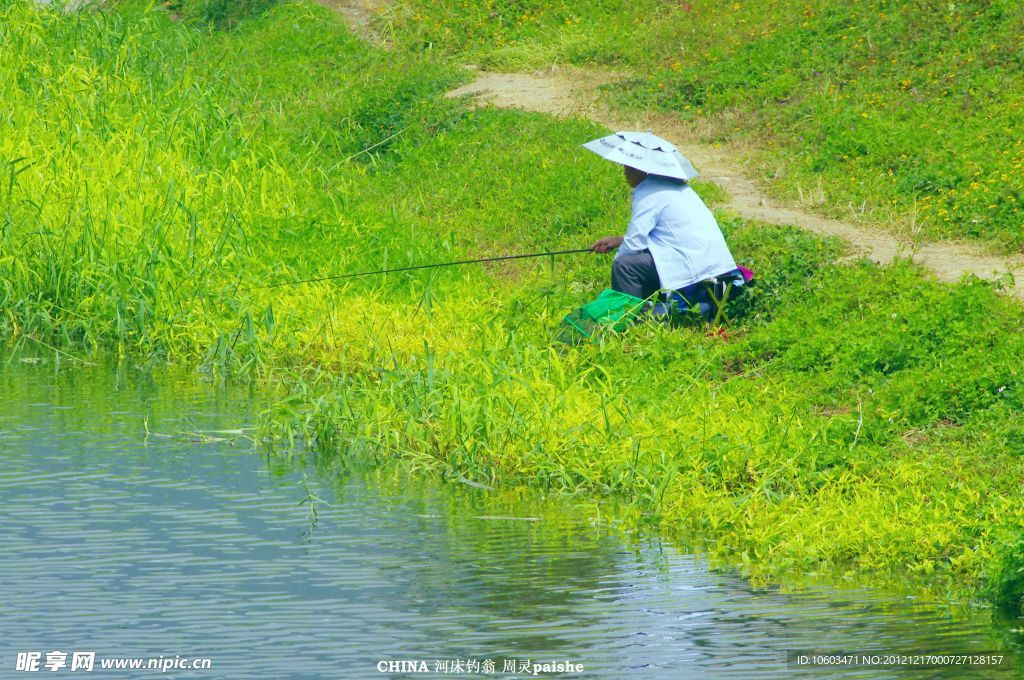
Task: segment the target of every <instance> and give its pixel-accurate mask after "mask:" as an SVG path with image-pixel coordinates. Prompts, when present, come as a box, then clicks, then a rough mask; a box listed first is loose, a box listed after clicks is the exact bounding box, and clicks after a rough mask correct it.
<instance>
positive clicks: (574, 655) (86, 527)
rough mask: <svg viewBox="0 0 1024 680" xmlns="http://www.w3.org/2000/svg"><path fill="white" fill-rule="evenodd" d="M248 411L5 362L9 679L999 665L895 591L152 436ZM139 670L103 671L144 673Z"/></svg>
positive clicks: (1, 559) (99, 371)
mask: <svg viewBox="0 0 1024 680" xmlns="http://www.w3.org/2000/svg"><path fill="white" fill-rule="evenodd" d="M257 402H258V398H253V397H252V396H250V395H247V394H244V393H243V392H241V391H235V392H230V391H223V390H215V389H213V388H210V387H207V386H203V385H201V384H200V383H198V382H197V381H196V380H195V379H194V376H178V377H173V376H163V377H161V378H159V379H156V378H153V377H147V376H144V375H141V374H139V373H138V372H137V371H133V370H131V369H125V368H120V369H114V368H109V367H86V368H74V369H63V370H60V371H56V372H55V371H54V369H53V367H52V366H50V365H47V364H27V363H24V362H21V361H19V360H17V359H13V360H7V359H3V360H2V361H0V459H2V461H3V465H2V467H0V499H2V508H3V510H2V512H0V535H2V536H3V538H4V548H3V551H2V552H0V583H2V586H0V587H2V593H3V600H2V610H0V611H2V613H0V664H2V665H0V669H2V672H0V676H3V677H8V676H9V675H15V673H14V669H15V659H16V656H17V653H18V652H26V651H36V652H41V653H42V654H43V660H44V661H45V654H46V652H49V651H52V650H61V651H65V652H69V653H70V652H72V651H75V650H80V651H84V650H88V651H95V652H96V654H97V658H108V657H119V656H120V657H159V656H164V657H171V658H173V657H174V656H175V655H180V656H183V657H208V658H210V659H212V669H211V670H208V671H203V672H198V671H197V672H185V671H170V673H171V674H178V675H183V676H187V677H204V678H219V677H224V678H249V677H267V678H318V677H323V678H339V677H345V678H363V677H366V678H380V677H406V675H405V674H401V673H394V674H390V673H380V672H378V670H377V665H376V664H377V662H378V661H380V660H390V659H403V660H420V659H422V660H425V661H426V662H427V664H428V668H429V669H430V670H431V671H434V670H435V668H436V666H435V660H447V661H454V660H456V659H458V660H462V661H463V662H465V661H466V660H473V661H476V662H480V663H483V662H485V661H486V660H491V661H492V662H494V664H495V670H494V673H492V674H491V675H493V676H496V677H507V678H511V677H517V676H516V675H514V674H512V673H503V672H502V671H503V670H504V669H505V668H506V666H505V663H506V662H507V661H511V660H516V662H517V666H518V665H522V663H523V662H525V661H526V660H530V661H531V662H566V661H568V662H572V663H578V664H582V665H583V666H584V669H585V670H584V672H583V673H576V674H573V675H572V676H573V677H602V678H623V677H650V678H678V677H691V676H693V675H696V674H701V675H702V676H705V677H737V678H747V677H766V678H770V677H778V676H780V675H784V674H787V673H789V672H788V671H787V669H786V664H785V656H786V650H818V651H823V652H838V651H841V650H846V651H894V652H895V651H903V652H910V651H932V652H946V653H948V652H958V653H964V652H968V651H989V650H1006V649H1007V648H1008V645H1009V642H1008V641H1007V639H1004V638H1003V636H1002V635H1001V634H1000V633H999V632H998V631H996V630H994V629H993V628H992V627H991V626H990V624H989V623H988V622H987V618H986V617H985V616H983V615H981V614H979V615H978V617H977V618H976V619H974V620H967V621H964V620H954V619H953V618H952V617H951V616H950V615H949V614H948V612H946V611H945V610H944V608H943V607H941V606H938V605H932V604H925V603H921V602H918V601H915V600H912V599H908V598H907V597H906V596H901V595H897V594H889V593H881V592H875V591H869V590H835V589H831V588H826V587H817V588H811V589H807V590H804V591H801V592H800V593H798V594H784V593H781V592H779V591H777V590H763V589H762V590H758V589H753V588H751V587H750V586H749V584H748V583H747V582H745V581H744V580H742V579H740V578H737V577H733V576H731V575H728V574H721V573H717V572H714V571H710V570H708V569H707V567H706V565H705V564H704V562H703V561H702V560H701V559H700V558H699V557H694V556H691V555H685V554H680V553H679V552H677V551H675V550H673V549H672V548H671V547H669V546H667V545H663V544H660V543H659V542H658V541H653V540H649V541H647V542H645V543H643V544H641V545H639V546H631V547H627V546H625V545H624V544H623V543H622V541H621V540H620V539H618V538H616V537H614V536H612V535H610V534H608V533H605V532H603V531H602V530H600V529H598V528H595V527H594V526H593V524H592V523H590V522H588V521H586V518H583V517H580V516H578V513H574V512H573V511H572V510H571V509H570V508H568V507H567V506H566V505H564V504H563V503H560V502H558V501H557V500H554V499H542V498H539V497H537V496H534V495H532V494H528V493H523V492H509V493H506V494H499V493H496V492H494V493H492V492H487V491H484V490H480V489H475V488H470V487H467V486H464V485H459V484H455V485H451V484H440V483H437V482H434V481H423V480H411V479H405V478H402V477H401V476H399V475H397V474H384V473H376V474H374V473H364V474H347V475H325V474H323V473H322V472H321V473H317V472H316V471H314V470H312V469H310V470H305V471H303V470H301V469H289V468H288V467H287V466H280V465H278V466H275V467H274V468H273V471H272V469H271V468H270V467H268V465H267V462H266V461H265V460H264V459H263V458H261V456H260V455H259V454H258V453H256V452H254V451H253V450H252V447H251V446H250V445H248V444H246V443H244V441H236V442H234V443H232V441H231V437H232V435H231V434H230V432H228V433H227V434H224V433H223V432H222V433H221V434H220V435H219V436H220V437H223V439H220V440H208V439H206V438H204V437H199V436H187V437H184V438H183V437H166V436H161V435H167V434H179V433H184V432H196V431H201V432H206V433H210V432H213V431H232V430H238V429H244V428H248V427H251V423H252V421H253V420H254V417H255V416H254V413H255V410H256V409H257V408H258V405H257ZM147 428H148V431H149V434H148V435H147ZM307 493H308V494H309V495H311V496H313V497H314V499H315V500H314V501H313V503H314V508H315V521H314V514H313V513H311V511H310V509H309V505H308V504H307V503H304V502H303V501H304V500H306V499H307ZM69 660H70V654H69ZM1016 662H1017V666H1018V667H1024V665H1021V661H1020V658H1019V657H1017V658H1016ZM474 668H476V667H475V666H474ZM485 668H487V667H486V666H483V665H481V666H480V670H479V672H475V673H473V675H484V672H483V669H485ZM42 672H47V671H45V669H43V670H42ZM63 672H69V670H68V668H65V669H63ZM94 673H98V674H100V675H104V674H105V673H104V672H101V671H100V670H99V669H98V667H97V669H96V670H95V671H94ZM136 673H138V675H136V676H133V675H132V671H126V670H118V671H107V672H106V674H109V675H111V676H115V675H116V676H117V677H122V678H124V677H152V676H153V674H154V671H148V672H146V671H136ZM893 673H894V671H891V670H890V671H881V670H872V669H859V670H852V669H848V670H846V671H836V672H831V673H828V677H891V676H892V675H893ZM821 674H822V672H821V671H820V670H819V671H808V672H804V673H801V675H804V676H805V677H812V676H818V675H821ZM17 675H20V674H17ZM449 675H453V674H452V673H449ZM902 675H904V676H908V677H909V676H910V674H906V673H904V674H902ZM964 675H965V671H963V670H962V669H960V670H956V671H952V670H951V671H948V672H942V673H940V672H936V671H930V672H928V673H927V674H926V675H924V676H922V675H921V674H920V672H919V674H918V677H950V678H952V677H963V676H964ZM1014 675H1016V673H1015V672H1009V673H1007V672H993V671H989V672H985V673H979V672H973V673H970V674H969V676H968V677H986V676H992V677H1012V676H1014ZM26 677H28V676H26ZM408 677H416V675H415V674H408ZM466 677H469V676H468V675H467V676H466ZM519 677H521V676H519ZM547 677H553V676H551V675H549V676H547Z"/></svg>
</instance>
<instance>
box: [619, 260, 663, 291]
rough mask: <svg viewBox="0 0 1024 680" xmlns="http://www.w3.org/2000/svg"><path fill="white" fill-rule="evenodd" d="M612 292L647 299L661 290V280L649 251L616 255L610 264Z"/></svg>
mask: <svg viewBox="0 0 1024 680" xmlns="http://www.w3.org/2000/svg"><path fill="white" fill-rule="evenodd" d="M612 290H617V291H619V292H620V293H626V294H627V295H632V296H633V297H638V298H644V299H647V298H649V297H651V296H652V295H654V294H655V293H657V292H658V291H659V290H661V279H659V278H658V270H657V269H656V268H655V267H654V258H653V257H651V252H650V251H649V250H643V251H640V252H639V253H635V254H632V255H617V256H616V257H615V261H614V262H613V263H612Z"/></svg>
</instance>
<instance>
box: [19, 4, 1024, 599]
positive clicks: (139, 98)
mask: <svg viewBox="0 0 1024 680" xmlns="http://www.w3.org/2000/svg"><path fill="white" fill-rule="evenodd" d="M0 45H3V47H4V49H2V50H0V101H2V102H3V106H2V107H0V334H2V335H3V336H4V337H6V338H8V339H9V340H10V341H12V342H16V343H31V344H36V345H39V346H46V347H51V348H56V349H57V350H58V351H59V352H61V353H62V354H61V356H63V357H65V358H67V357H74V356H88V354H89V353H90V352H93V351H102V350H106V349H110V348H115V349H117V350H119V351H121V352H123V353H125V354H130V355H131V356H132V357H133V358H134V359H135V360H136V361H138V362H139V363H140V364H147V363H149V364H154V363H157V362H164V361H176V362H183V363H192V364H195V365H199V366H201V367H202V368H203V370H205V371H207V372H208V373H211V374H215V375H218V376H226V377H239V378H243V379H255V380H261V381H263V382H264V383H265V384H267V385H269V386H277V387H283V388H284V390H285V391H286V393H287V396H285V397H284V398H283V399H282V400H281V401H280V403H279V405H278V406H277V407H276V408H275V409H274V410H272V411H271V412H269V413H268V414H267V423H268V424H267V429H268V432H269V433H271V434H277V435H280V436H310V437H312V438H314V439H315V440H316V442H317V445H318V447H319V449H320V450H321V451H323V452H325V453H327V454H329V455H338V456H351V457H368V458H370V459H372V460H376V461H377V462H378V463H380V464H386V463H387V462H388V461H392V460H400V461H402V463H403V464H405V465H409V466H411V467H413V468H428V469H432V470H439V471H442V472H444V473H445V474H447V475H452V476H458V477H461V478H464V479H467V480H469V481H472V482H476V483H484V484H489V485H502V486H511V485H516V484H531V485H537V486H540V487H543V488H547V489H552V490H558V491H566V492H571V493H576V494H579V496H580V497H581V498H595V497H596V498H604V499H614V500H615V501H616V502H618V503H619V504H620V508H619V510H618V511H617V512H619V513H620V517H621V518H622V519H625V520H626V521H628V522H632V523H643V524H647V525H656V526H659V527H661V528H662V529H663V530H665V531H668V532H670V533H672V534H673V535H677V536H685V537H687V538H688V539H689V540H695V541H700V542H701V543H702V544H703V545H704V546H705V547H706V549H708V550H709V551H711V552H713V553H715V554H718V555H721V556H725V557H727V558H729V559H731V560H738V561H740V562H743V563H745V564H746V565H747V566H748V568H749V569H750V570H751V571H752V572H760V573H763V574H766V575H775V574H779V573H782V572H786V571H806V570H809V569H819V568H825V569H829V570H839V571H843V570H849V571H856V572H861V573H870V574H875V575H886V574H889V575H903V574H907V573H918V574H922V575H929V576H930V577H932V578H934V579H935V580H934V583H938V584H940V585H942V586H949V587H953V586H954V584H958V585H957V587H964V588H967V589H968V590H969V592H972V593H975V594H977V593H982V592H984V593H987V595H988V597H989V599H990V600H992V601H994V602H998V603H999V604H1000V605H1002V606H1003V607H1004V608H1005V609H1007V610H1009V611H1011V612H1015V613H1020V606H1021V602H1022V592H1024V584H1022V583H1021V579H1020V578H1019V573H1018V572H1019V564H1020V563H1021V560H1022V559H1024V553H1022V548H1021V543H1020V526H1021V525H1022V521H1024V510H1022V508H1024V504H1022V503H1021V496H1022V493H1024V488H1022V486H1021V482H1020V480H1021V479H1022V473H1024V464H1022V462H1021V460H1022V458H1021V454H1022V453H1024V430H1022V429H1021V425H1020V422H1019V413H1020V410H1021V407H1022V406H1024V403H1022V399H1024V397H1022V395H1024V379H1022V376H1021V373H1020V370H1021V369H1020V368H1019V360H1018V357H1019V356H1020V355H1021V353H1022V351H1024V347H1022V344H1024V340H1022V336H1021V334H1020V328H1021V323H1022V320H1024V319H1022V310H1021V308H1020V307H1019V306H1017V305H1014V304H1013V303H1011V302H1009V301H1007V300H1005V299H1003V298H1002V297H1000V296H999V295H998V294H997V291H996V290H995V289H994V288H993V286H991V285H989V284H983V283H980V282H978V281H966V282H964V283H962V284H960V285H957V286H949V285H943V284H939V283H936V282H934V281H931V280H929V279H928V278H927V277H926V276H925V275H924V274H923V273H922V271H920V270H918V269H916V268H915V267H913V266H911V265H910V264H908V263H906V262H899V263H897V264H896V265H894V266H891V267H885V268H879V267H876V266H873V265H870V264H869V263H865V262H853V263H849V262H847V263H843V262H839V261H837V260H836V258H837V256H839V255H841V254H842V247H841V244H838V243H834V242H826V241H821V240H818V239H816V238H813V237H811V236H809V235H807V234H804V233H801V232H799V231H797V230H794V229H787V228H779V227H768V226H766V225H759V224H756V223H748V222H743V221H740V220H736V219H731V218H729V217H728V216H725V215H723V216H722V223H723V227H724V229H725V230H726V232H727V235H728V238H729V240H730V243H731V244H732V247H733V250H734V252H735V254H736V255H737V257H738V258H739V259H740V260H741V261H742V262H744V263H746V264H747V265H748V266H750V267H752V268H753V269H754V270H756V271H758V272H759V274H760V278H761V282H760V284H759V287H758V288H757V289H756V291H755V293H753V294H752V295H750V296H749V297H747V298H745V299H743V300H742V301H740V302H741V303H740V304H738V305H737V308H736V310H735V316H736V318H735V320H734V322H733V325H732V326H731V327H730V329H729V338H728V340H727V341H723V340H722V339H721V338H720V337H708V335H707V334H706V329H682V330H669V329H665V328H662V327H660V326H656V325H650V324H645V325H640V326H637V327H636V328H633V329H631V330H629V331H628V332H625V333H622V334H618V335H607V336H604V337H603V338H602V339H601V340H600V341H598V342H595V343H592V344H589V345H585V346H582V347H577V348H572V347H567V346H562V345H559V344H557V343H555V342H553V341H552V338H553V337H554V335H555V334H556V331H557V325H558V321H559V319H560V318H561V317H562V315H564V314H565V313H566V312H567V311H569V310H570V309H572V308H573V306H575V305H577V304H579V303H580V302H581V301H584V300H587V299H589V298H591V297H592V296H593V295H594V294H595V293H596V292H598V291H599V290H600V289H601V288H603V287H604V286H605V282H606V280H607V276H608V266H609V261H608V260H607V259H606V258H601V257H597V256H590V255H585V256H576V257H572V258H565V259H559V260H555V261H547V260H542V261H520V262H517V263H515V264H512V265H503V266H490V267H483V266H471V267H462V268H452V269H444V270H432V271H429V272H416V273H407V274H401V275H396V276H390V277H378V278H360V279H352V280H349V281H347V282H345V283H343V284H326V283H320V284H308V285H302V286H292V285H282V286H273V284H281V283H286V282H289V281H294V280H296V279H304V278H312V277H318V276H327V275H332V274H337V273H341V272H346V271H362V270H368V269H374V268H377V267H388V266H402V265H407V264H421V263H424V262H436V261H444V260H448V259H457V258H461V257H467V256H483V255H491V254H495V253H503V252H525V251H532V250H541V249H562V248H568V247H579V246H581V245H586V244H588V243H590V242H592V241H593V240H594V239H595V238H596V237H598V236H603V235H606V234H610V233H616V232H618V231H619V230H620V229H621V226H622V224H623V223H624V220H625V219H626V217H627V215H628V192H627V189H626V187H625V184H624V183H623V182H622V179H621V176H620V173H618V172H616V171H615V169H614V168H613V167H611V166H608V165H605V164H603V163H602V162H601V161H600V160H598V159H596V158H594V157H592V156H590V155H589V154H587V153H586V152H585V151H583V150H582V149H580V148H579V144H580V143H582V142H583V141H586V140H588V139H591V138H593V137H595V136H597V135H599V134H601V133H602V132H603V131H602V130H600V129H599V128H598V127H596V126H595V125H594V124H593V123H591V122H588V121H585V120H555V119H551V118H549V117H546V116H542V115H538V114H530V113H524V112H514V111H500V110H494V109H484V110H478V111H471V110H469V109H467V108H466V106H465V105H464V104H463V103H462V102H458V101H452V100H448V99H446V98H444V97H443V96H442V94H443V92H445V91H446V90H447V89H448V88H450V87H451V86H453V85H454V84H456V83H458V82H460V81H461V80H462V79H464V78H465V75H464V73H463V71H462V70H461V69H460V68H458V67H456V66H453V65H451V64H450V63H449V62H448V61H447V60H444V59H441V60H437V59H435V58H433V57H432V56H431V55H430V54H429V53H427V54H418V55H417V54H403V55H402V56H401V58H397V57H396V54H395V53H389V52H382V51H376V50H374V49H372V48H370V47H369V46H367V45H366V44H364V43H363V42H361V41H359V40H357V39H356V38H355V37H353V36H352V35H350V34H349V33H348V32H347V30H346V29H345V27H344V25H343V23H342V22H341V21H340V19H339V18H338V17H337V16H336V15H334V14H333V13H331V12H330V11H328V10H326V9H324V8H321V7H318V6H316V5H313V4H305V3H294V4H293V3H288V4H282V5H279V6H276V7H273V8H271V9H269V10H268V11H266V12H261V13H259V14H258V15H254V16H252V17H250V18H248V19H244V20H242V21H240V22H238V23H237V25H235V26H234V27H233V29H232V30H230V31H226V32H216V31H214V32H211V31H210V30H209V29H208V28H207V27H206V25H205V24H194V23H191V22H189V21H185V22H175V21H172V20H171V18H170V16H169V14H168V13H167V12H165V11H162V10H154V9H153V8H152V7H150V6H147V5H145V4H141V3H140V4H136V3H122V4H118V5H117V6H116V7H113V8H107V9H105V10H103V11H98V12H87V13H80V14H75V15H70V16H64V15H61V14H59V13H57V12H50V11H46V10H40V9H37V8H35V7H33V6H32V4H31V3H29V2H22V1H17V2H5V3H2V4H0ZM702 190H704V191H705V193H706V194H707V195H710V196H713V195H714V191H713V187H704V188H703V189H702ZM272 286H273V287H272ZM69 360H70V359H69Z"/></svg>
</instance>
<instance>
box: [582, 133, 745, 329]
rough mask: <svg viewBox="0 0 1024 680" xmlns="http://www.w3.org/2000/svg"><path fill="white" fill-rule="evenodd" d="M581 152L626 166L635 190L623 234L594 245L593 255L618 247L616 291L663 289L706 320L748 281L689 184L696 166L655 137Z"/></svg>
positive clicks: (624, 136) (645, 294) (646, 294)
mask: <svg viewBox="0 0 1024 680" xmlns="http://www.w3.org/2000/svg"><path fill="white" fill-rule="evenodd" d="M583 146H584V147H585V148H586V149H588V150H590V151H593V152H594V153H596V154H598V155H599V156H601V157H602V158H605V159H606V160H610V161H613V162H615V163H619V164H620V165H622V166H623V170H624V173H625V176H626V181H627V182H628V183H629V186H630V187H631V188H632V190H633V191H632V195H633V210H632V216H631V218H630V221H629V225H628V226H627V227H626V233H625V235H624V236H608V237H605V238H603V239H601V240H599V241H597V242H596V243H594V244H593V245H592V246H591V250H593V251H594V252H596V253H607V252H609V251H611V250H615V249H618V252H617V253H616V254H615V260H614V262H613V263H612V288H613V289H614V290H617V291H619V292H621V293H626V294H628V295H632V296H634V297H638V298H644V299H647V298H651V297H652V296H654V295H655V294H656V293H658V292H659V291H666V298H667V299H668V300H669V301H670V302H672V303H675V305H676V306H677V308H679V309H681V310H687V309H691V308H693V306H694V305H698V306H699V311H700V313H701V315H702V316H704V317H705V318H709V316H710V315H713V314H715V313H716V312H717V301H718V300H721V299H722V297H723V295H724V292H725V289H726V287H727V286H728V285H733V286H742V285H743V284H744V283H746V282H747V281H748V280H749V278H750V277H749V276H748V273H747V272H745V271H744V270H742V269H740V268H738V267H737V266H736V262H735V260H734V259H733V257H732V253H730V252H729V247H728V246H727V245H726V243H725V238H724V237H723V236H722V230H721V229H720V228H719V226H718V222H717V221H715V217H714V215H712V214H711V211H710V210H708V208H707V206H706V205H704V202H703V201H702V200H701V199H700V197H699V196H698V195H697V192H695V191H694V190H693V188H692V187H691V186H690V184H689V180H691V179H693V178H695V177H697V176H698V173H697V171H696V169H694V167H693V165H692V164H691V163H690V162H689V161H688V160H687V159H686V158H685V157H683V155H682V154H680V153H679V151H678V150H677V149H676V147H675V146H673V145H672V144H671V143H669V142H668V141H666V140H664V139H662V138H661V137H658V136H657V135H654V134H651V133H643V132H619V133H616V134H614V135H609V136H607V137H602V138H600V139H595V140H594V141H592V142H588V143H587V144H584V145H583ZM716 289H717V291H719V292H717V294H716Z"/></svg>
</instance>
